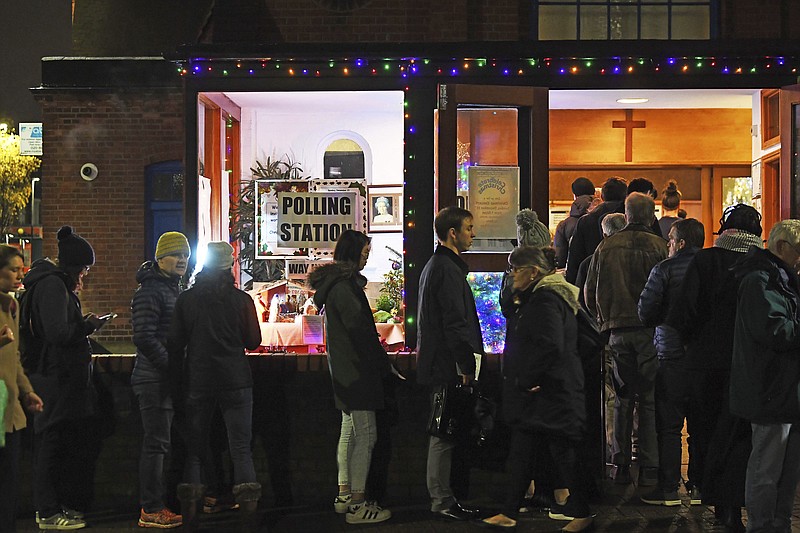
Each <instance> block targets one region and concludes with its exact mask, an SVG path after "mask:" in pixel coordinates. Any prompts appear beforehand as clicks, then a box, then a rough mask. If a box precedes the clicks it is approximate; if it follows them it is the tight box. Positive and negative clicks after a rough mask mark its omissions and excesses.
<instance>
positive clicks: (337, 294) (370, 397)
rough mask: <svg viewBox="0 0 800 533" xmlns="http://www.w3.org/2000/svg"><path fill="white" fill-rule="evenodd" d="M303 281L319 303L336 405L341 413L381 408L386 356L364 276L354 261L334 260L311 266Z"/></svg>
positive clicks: (387, 360) (385, 374) (316, 302)
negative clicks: (321, 310) (315, 267)
mask: <svg viewBox="0 0 800 533" xmlns="http://www.w3.org/2000/svg"><path fill="white" fill-rule="evenodd" d="M309 281H310V283H311V287H312V288H314V289H315V290H316V291H317V292H316V293H315V294H314V303H315V304H316V305H317V307H319V308H322V306H325V315H324V316H325V335H326V340H325V344H326V346H327V348H328V366H329V367H330V374H331V382H332V383H333V396H334V401H335V403H336V408H337V409H339V410H340V411H344V412H346V413H349V412H350V411H377V410H378V409H383V408H384V390H383V378H384V377H386V376H388V375H389V358H388V357H387V356H386V351H385V350H384V349H383V347H382V346H381V343H380V336H379V335H378V330H377V328H376V327H375V321H374V320H373V318H372V310H371V309H370V306H369V302H368V301H367V295H366V294H364V287H365V286H366V284H367V280H366V278H365V277H364V276H362V275H361V274H359V272H358V269H357V268H356V267H355V265H353V264H351V263H347V262H339V261H334V262H333V263H331V264H328V265H324V266H321V267H319V268H317V269H315V270H314V271H313V272H312V273H311V275H310V276H309Z"/></svg>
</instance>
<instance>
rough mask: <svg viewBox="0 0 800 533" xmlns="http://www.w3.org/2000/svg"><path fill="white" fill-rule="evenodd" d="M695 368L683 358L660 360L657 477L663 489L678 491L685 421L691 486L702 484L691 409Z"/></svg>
mask: <svg viewBox="0 0 800 533" xmlns="http://www.w3.org/2000/svg"><path fill="white" fill-rule="evenodd" d="M692 388H693V382H692V371H691V370H688V369H687V368H686V367H685V364H684V363H683V362H682V361H670V360H663V361H659V363H658V371H657V373H656V396H655V399H656V432H657V433H658V477H659V485H660V487H661V489H662V490H664V491H667V492H671V491H676V490H678V486H679V485H680V481H681V451H682V449H681V431H682V430H683V421H684V419H685V420H686V425H687V430H688V433H689V437H688V439H687V442H688V445H689V469H688V477H689V484H690V486H692V485H694V484H698V485H699V479H698V478H702V476H701V475H698V472H697V463H698V460H699V457H698V454H697V450H696V448H697V446H696V444H695V440H696V439H695V433H696V431H697V423H696V422H695V417H694V411H696V409H692V397H693V396H692Z"/></svg>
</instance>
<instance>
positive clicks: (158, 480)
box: [133, 382, 175, 513]
mask: <svg viewBox="0 0 800 533" xmlns="http://www.w3.org/2000/svg"><path fill="white" fill-rule="evenodd" d="M133 393H134V394H135V395H136V399H137V400H138V401H139V411H140V412H141V414H142V428H143V429H144V436H143V438H142V452H141V455H140V456H139V503H140V504H141V506H142V508H143V509H144V511H145V512H146V513H155V512H158V511H160V510H162V509H163V508H164V461H165V459H166V457H167V454H168V453H169V450H170V435H171V430H172V420H173V417H174V415H175V410H174V409H173V406H172V397H171V396H170V394H169V387H168V385H167V383H158V382H154V383H140V384H137V385H133Z"/></svg>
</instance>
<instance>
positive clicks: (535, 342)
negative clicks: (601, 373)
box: [517, 299, 564, 390]
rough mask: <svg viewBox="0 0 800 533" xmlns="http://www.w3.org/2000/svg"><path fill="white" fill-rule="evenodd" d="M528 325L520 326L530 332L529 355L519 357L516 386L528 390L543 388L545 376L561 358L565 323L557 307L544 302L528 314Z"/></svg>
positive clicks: (548, 301)
mask: <svg viewBox="0 0 800 533" xmlns="http://www.w3.org/2000/svg"><path fill="white" fill-rule="evenodd" d="M529 316H530V318H529V322H528V324H520V329H522V328H525V329H527V330H528V331H530V332H531V335H530V337H529V338H528V341H527V342H526V345H527V346H529V348H528V350H529V352H528V353H527V354H524V355H522V357H520V365H519V369H520V370H519V376H518V377H517V384H518V386H519V387H520V388H522V389H525V390H528V389H531V388H532V387H535V386H542V385H545V386H546V384H545V383H543V382H542V380H543V376H544V374H545V373H546V372H547V371H548V370H549V369H550V368H551V367H552V366H553V364H554V363H555V361H557V360H558V359H559V358H560V357H563V355H564V321H563V315H562V313H561V311H560V309H559V307H558V306H557V305H556V304H555V303H554V302H553V301H551V300H549V299H548V300H545V301H543V302H542V304H541V305H540V306H539V307H538V308H537V309H535V310H534V312H533V313H531V314H530V315H529Z"/></svg>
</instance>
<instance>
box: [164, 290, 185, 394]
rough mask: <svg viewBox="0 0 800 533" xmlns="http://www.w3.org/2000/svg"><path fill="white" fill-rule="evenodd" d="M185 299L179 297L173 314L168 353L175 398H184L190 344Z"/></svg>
mask: <svg viewBox="0 0 800 533" xmlns="http://www.w3.org/2000/svg"><path fill="white" fill-rule="evenodd" d="M183 302H184V300H183V298H182V296H178V300H177V301H176V302H175V311H174V312H173V313H172V323H171V324H170V329H169V336H168V337H167V353H168V354H169V383H170V389H171V391H172V394H173V398H176V399H181V398H182V381H183V365H184V360H185V359H186V346H187V345H188V344H189V340H188V334H187V330H186V325H185V317H184V311H183Z"/></svg>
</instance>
